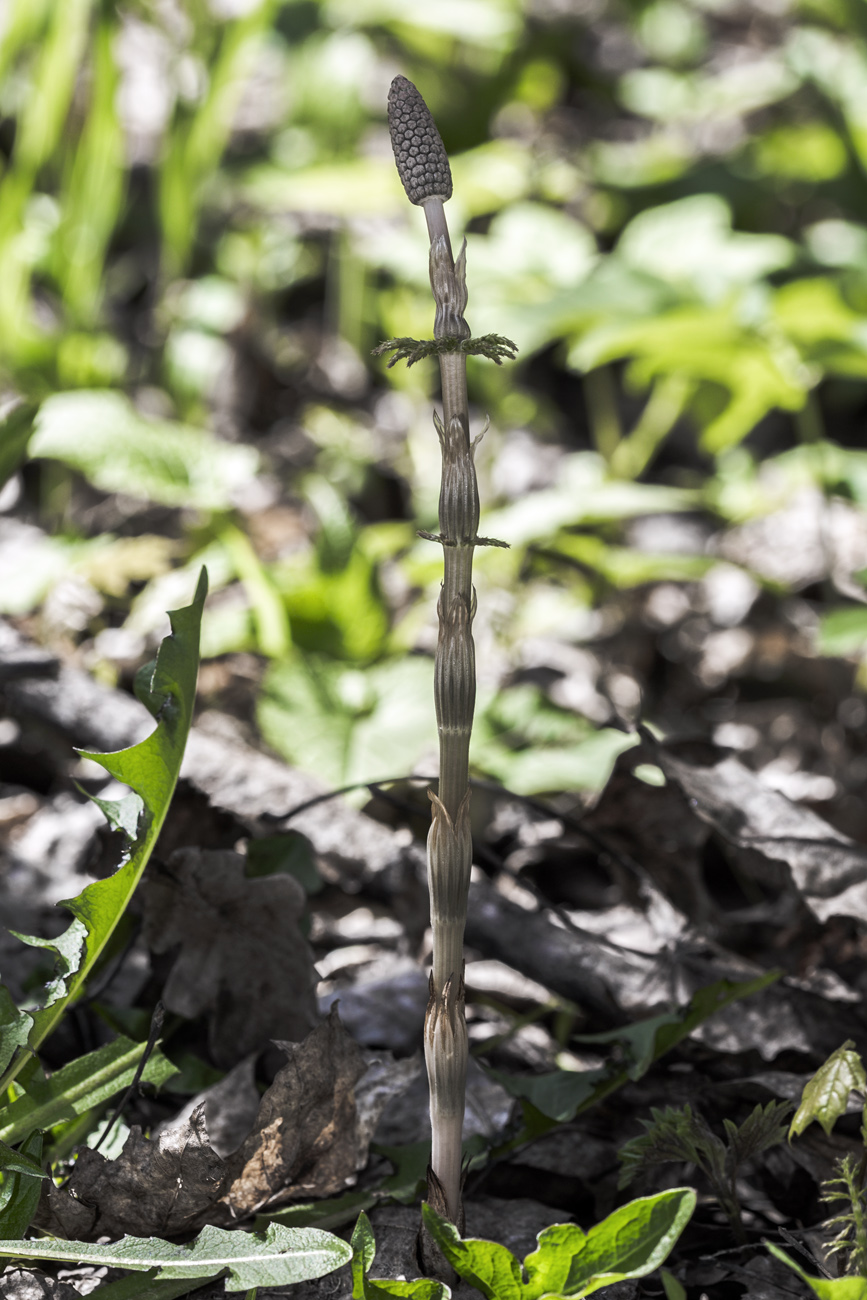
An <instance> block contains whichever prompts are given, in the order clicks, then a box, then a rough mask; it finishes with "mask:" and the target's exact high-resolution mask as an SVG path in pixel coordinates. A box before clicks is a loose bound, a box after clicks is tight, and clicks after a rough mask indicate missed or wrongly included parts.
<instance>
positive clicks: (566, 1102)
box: [489, 1066, 628, 1124]
mask: <svg viewBox="0 0 867 1300" xmlns="http://www.w3.org/2000/svg"><path fill="white" fill-rule="evenodd" d="M489 1073H490V1074H492V1075H493V1077H494V1078H495V1079H496V1080H497V1082H498V1083H501V1084H502V1085H503V1087H504V1088H505V1089H506V1091H507V1092H510V1093H511V1094H512V1096H513V1097H522V1098H523V1099H524V1100H525V1101H528V1102H529V1103H530V1105H531V1106H535V1108H536V1110H538V1111H541V1112H542V1114H543V1115H546V1116H548V1118H549V1119H551V1120H554V1121H555V1122H556V1123H558V1124H567V1123H569V1121H570V1120H573V1119H574V1118H575V1116H576V1115H577V1114H579V1112H580V1111H582V1110H584V1109H585V1107H588V1106H591V1105H593V1103H594V1102H595V1101H596V1100H597V1098H598V1097H601V1096H603V1095H604V1092H603V1089H605V1088H606V1085H607V1084H608V1083H609V1081H610V1080H611V1077H612V1075H611V1071H610V1070H609V1069H608V1068H607V1067H606V1066H602V1067H600V1068H599V1069H596V1070H580V1071H579V1070H554V1071H552V1072H551V1073H550V1074H527V1075H525V1074H505V1073H503V1071H501V1070H491V1071H489ZM627 1078H628V1075H627V1074H626V1073H625V1071H624V1072H622V1077H621V1080H620V1083H619V1084H617V1083H616V1084H614V1085H613V1086H614V1087H615V1088H616V1087H619V1086H620V1085H621V1084H623V1083H625V1082H626V1080H627Z"/></svg>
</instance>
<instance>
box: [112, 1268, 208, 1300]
mask: <svg viewBox="0 0 867 1300" xmlns="http://www.w3.org/2000/svg"><path fill="white" fill-rule="evenodd" d="M201 1285H202V1281H201V1278H196V1279H195V1281H193V1280H192V1279H190V1278H184V1279H182V1280H181V1281H170V1282H158V1281H157V1280H156V1279H155V1278H154V1276H153V1274H152V1272H151V1273H128V1274H127V1276H126V1277H122V1278H119V1279H118V1280H117V1281H116V1282H105V1283H103V1285H102V1286H101V1287H100V1288H99V1289H100V1291H101V1292H102V1295H101V1296H100V1297H99V1300H177V1297H178V1296H183V1295H189V1294H190V1292H191V1291H198V1290H199V1288H200V1287H201Z"/></svg>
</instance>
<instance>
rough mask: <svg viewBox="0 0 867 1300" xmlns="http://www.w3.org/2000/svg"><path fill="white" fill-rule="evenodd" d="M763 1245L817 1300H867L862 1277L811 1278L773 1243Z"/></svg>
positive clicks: (866, 1287) (865, 1285) (865, 1283)
mask: <svg viewBox="0 0 867 1300" xmlns="http://www.w3.org/2000/svg"><path fill="white" fill-rule="evenodd" d="M765 1245H766V1246H767V1248H768V1250H769V1251H770V1252H771V1254H772V1255H773V1256H774V1258H775V1259H779V1260H780V1261H781V1262H782V1263H783V1264H788V1266H789V1268H790V1269H792V1271H793V1272H794V1273H797V1275H798V1277H799V1278H800V1279H801V1280H802V1281H803V1282H806V1283H807V1286H808V1287H809V1288H810V1289H811V1291H812V1292H813V1293H814V1295H817V1296H819V1300H867V1279H865V1278H863V1277H812V1276H811V1275H810V1274H809V1273H806V1272H805V1271H804V1269H802V1268H801V1266H800V1264H796V1263H795V1261H794V1260H793V1259H792V1258H791V1257H790V1256H789V1255H787V1254H786V1252H785V1251H784V1250H780V1248H779V1246H775V1245H774V1244H773V1242H770V1241H766V1242H765Z"/></svg>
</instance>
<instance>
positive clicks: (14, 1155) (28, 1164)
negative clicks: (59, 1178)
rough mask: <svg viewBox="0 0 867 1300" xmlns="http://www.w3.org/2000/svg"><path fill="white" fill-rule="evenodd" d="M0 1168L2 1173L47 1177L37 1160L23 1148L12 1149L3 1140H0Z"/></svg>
mask: <svg viewBox="0 0 867 1300" xmlns="http://www.w3.org/2000/svg"><path fill="white" fill-rule="evenodd" d="M0 1170H2V1171H3V1173H12V1174H30V1175H31V1176H32V1177H34V1178H40V1179H41V1178H47V1177H48V1174H46V1173H43V1170H42V1166H41V1165H40V1163H39V1161H38V1160H34V1159H33V1157H32V1156H29V1155H28V1154H27V1152H26V1151H24V1150H23V1149H22V1150H21V1151H13V1149H12V1147H8V1146H7V1145H6V1143H5V1142H0Z"/></svg>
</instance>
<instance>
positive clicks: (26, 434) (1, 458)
mask: <svg viewBox="0 0 867 1300" xmlns="http://www.w3.org/2000/svg"><path fill="white" fill-rule="evenodd" d="M35 415H36V407H35V406H25V405H22V406H16V407H15V408H14V410H12V411H10V412H9V414H8V415H7V416H5V417H4V418H3V419H2V420H0V487H2V486H3V484H4V483H6V482H8V480H9V479H10V478H11V477H12V475H13V474H14V473H15V472H16V470H17V469H18V467H19V466H20V465H21V464H22V463H23V462H24V460H25V458H26V456H27V444H28V443H29V441H30V436H31V434H32V433H33V419H34V416H35Z"/></svg>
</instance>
